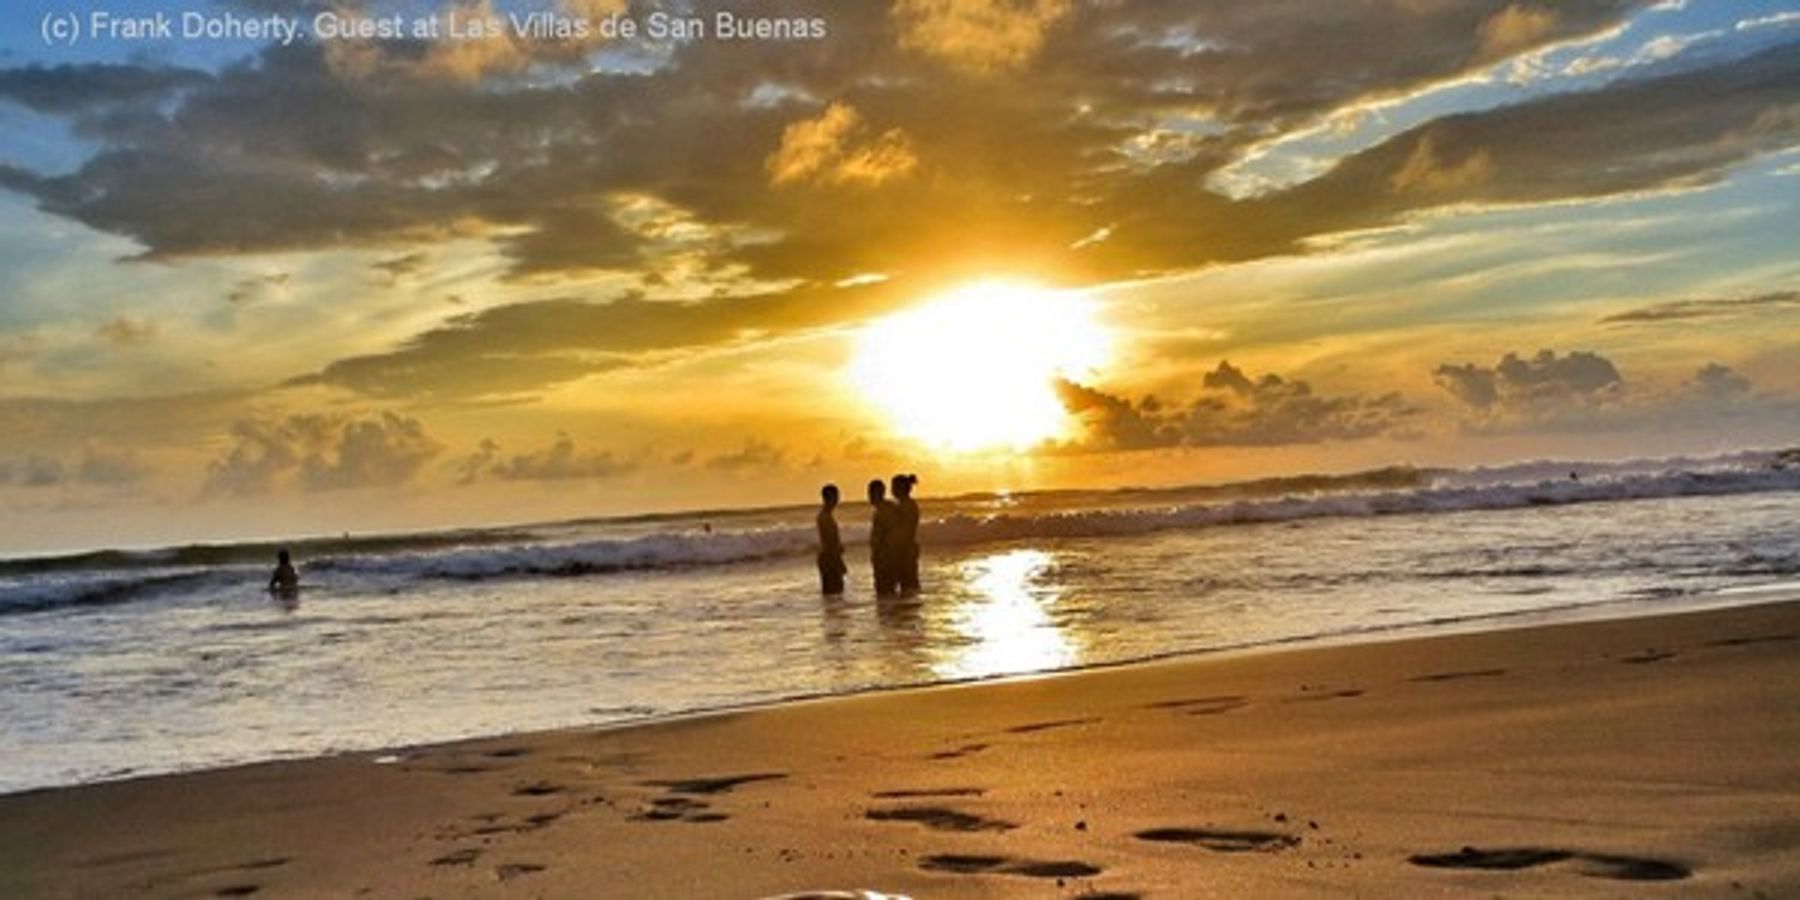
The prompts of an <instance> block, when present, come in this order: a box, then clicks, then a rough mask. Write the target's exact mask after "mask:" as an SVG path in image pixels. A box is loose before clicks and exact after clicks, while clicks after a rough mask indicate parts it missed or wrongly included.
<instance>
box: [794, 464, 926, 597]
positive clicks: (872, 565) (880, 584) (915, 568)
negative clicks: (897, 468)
mask: <svg viewBox="0 0 1800 900" xmlns="http://www.w3.org/2000/svg"><path fill="white" fill-rule="evenodd" d="M918 483H919V476H917V475H895V476H894V477H893V478H891V479H889V480H888V482H887V483H885V484H884V483H883V482H882V480H881V479H879V478H877V479H875V480H873V481H870V482H869V508H870V510H871V515H870V519H869V569H870V572H871V574H872V575H873V578H874V583H875V593H876V595H878V596H883V597H891V596H894V595H896V594H913V593H917V592H918V590H919V502H918V501H917V500H914V499H913V495H912V494H913V486H914V485H917V484H918ZM890 486H891V490H890ZM890 492H891V493H892V494H893V499H892V500H890V499H888V494H889V493H890ZM819 499H820V500H821V501H823V502H822V503H821V505H820V508H819V516H818V525H819V589H820V590H821V591H823V592H824V593H826V594H829V595H836V594H842V593H843V592H844V576H845V575H846V574H847V573H848V572H849V571H850V567H849V566H847V565H845V564H844V541H843V538H842V537H840V536H839V535H838V525H837V517H836V515H835V514H836V510H837V505H838V501H839V499H840V497H839V494H838V486H837V485H835V484H828V485H825V486H824V487H822V488H820V489H819Z"/></svg>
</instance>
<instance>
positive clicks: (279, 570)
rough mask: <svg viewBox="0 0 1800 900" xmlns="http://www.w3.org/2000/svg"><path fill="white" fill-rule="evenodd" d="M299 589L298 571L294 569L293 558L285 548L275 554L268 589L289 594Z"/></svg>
mask: <svg viewBox="0 0 1800 900" xmlns="http://www.w3.org/2000/svg"><path fill="white" fill-rule="evenodd" d="M299 589H300V573H299V572H297V571H295V570H294V559H293V557H291V556H289V555H288V552H287V551H286V550H282V551H280V552H278V553H276V554H275V572H274V574H272V575H270V576H269V590H270V591H273V592H275V593H278V594H291V593H293V592H295V591H297V590H299Z"/></svg>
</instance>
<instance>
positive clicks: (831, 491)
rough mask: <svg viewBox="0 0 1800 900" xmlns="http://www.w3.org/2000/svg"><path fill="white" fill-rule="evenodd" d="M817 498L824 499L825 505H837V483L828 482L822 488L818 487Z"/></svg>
mask: <svg viewBox="0 0 1800 900" xmlns="http://www.w3.org/2000/svg"><path fill="white" fill-rule="evenodd" d="M819 499H820V500H823V501H825V505H826V506H836V505H838V488H837V485H835V484H828V485H826V486H824V487H822V488H819Z"/></svg>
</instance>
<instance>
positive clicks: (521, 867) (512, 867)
mask: <svg viewBox="0 0 1800 900" xmlns="http://www.w3.org/2000/svg"><path fill="white" fill-rule="evenodd" d="M544 868H545V867H544V866H540V865H538V864H537V863H503V864H501V865H498V866H495V867H494V878H495V879H497V880H499V881H511V880H513V879H514V878H518V877H520V876H522V875H534V874H536V873H538V872H542V871H544Z"/></svg>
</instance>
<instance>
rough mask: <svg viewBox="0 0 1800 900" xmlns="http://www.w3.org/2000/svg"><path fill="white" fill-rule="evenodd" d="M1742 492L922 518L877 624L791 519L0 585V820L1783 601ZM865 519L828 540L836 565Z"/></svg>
mask: <svg viewBox="0 0 1800 900" xmlns="http://www.w3.org/2000/svg"><path fill="white" fill-rule="evenodd" d="M1734 465H1735V463H1734ZM1752 468H1754V467H1752ZM1751 474H1752V475H1753V476H1754V479H1760V480H1752V481H1748V482H1743V484H1746V485H1749V486H1748V487H1745V488H1744V489H1742V490H1739V489H1737V487H1735V486H1741V485H1739V482H1733V481H1730V480H1729V477H1727V478H1726V480H1722V481H1721V480H1716V479H1715V480H1713V481H1705V480H1702V481H1700V482H1698V484H1700V485H1701V488H1702V489H1701V490H1683V491H1675V492H1669V491H1662V490H1660V489H1658V490H1650V489H1646V488H1643V487H1642V486H1639V487H1636V488H1631V489H1629V490H1624V489H1621V490H1616V491H1613V492H1612V494H1608V493H1607V492H1606V491H1604V490H1599V489H1598V488H1597V487H1596V479H1599V478H1603V477H1613V476H1612V475H1608V474H1607V473H1596V474H1595V475H1592V476H1590V477H1589V478H1587V479H1582V480H1570V479H1567V478H1564V479H1561V480H1559V481H1555V482H1551V481H1538V482H1534V483H1535V484H1536V485H1537V487H1536V488H1535V490H1536V491H1537V493H1536V494H1531V493H1529V491H1528V492H1527V493H1523V494H1519V495H1518V497H1517V498H1515V499H1517V500H1518V502H1508V503H1499V502H1492V503H1485V504H1484V503H1471V502H1466V496H1467V493H1468V492H1469V491H1488V492H1490V493H1491V492H1492V491H1493V490H1494V488H1493V486H1492V485H1486V484H1483V483H1482V479H1481V478H1479V477H1477V476H1475V475H1473V474H1468V473H1465V474H1464V475H1463V476H1460V479H1461V480H1460V481H1458V482H1456V483H1454V484H1449V485H1445V484H1441V483H1440V484H1437V485H1435V486H1431V487H1423V486H1420V485H1413V486H1410V487H1408V486H1405V485H1396V486H1392V487H1388V486H1377V489H1374V490H1371V489H1370V486H1368V485H1350V486H1347V487H1348V488H1350V489H1351V490H1350V492H1348V493H1320V492H1317V491H1312V490H1308V492H1307V493H1305V494H1304V495H1297V494H1293V493H1291V492H1288V493H1283V492H1281V491H1279V490H1276V491H1274V492H1273V493H1272V494H1271V495H1270V496H1265V497H1251V498H1244V497H1223V496H1221V497H1214V496H1176V497H1171V496H1165V495H1154V496H1150V495H1145V496H1138V495H1106V496H1099V495H1072V496H1048V497H1046V496H1038V497H1028V498H1005V497H998V498H995V497H989V498H975V499H971V500H967V501H962V502H958V503H947V502H946V503H940V504H937V505H935V506H934V505H932V504H931V503H930V502H929V501H928V502H927V507H926V511H927V516H928V517H930V518H933V519H935V520H936V521H935V522H934V525H933V526H932V529H931V530H928V536H930V535H933V534H935V536H936V537H935V538H934V539H933V540H932V545H931V546H930V548H929V549H928V552H927V558H926V565H925V582H926V591H925V592H924V594H922V595H921V596H919V597H917V598H912V599H909V600H906V601H881V602H878V601H877V600H876V598H875V597H873V596H872V595H871V594H870V593H869V592H868V590H867V587H866V583H867V578H866V575H865V572H864V569H865V566H864V565H863V563H864V562H865V561H864V560H863V559H861V558H859V556H858V554H857V552H856V549H855V548H853V551H852V554H851V563H852V576H853V581H852V589H851V592H850V593H849V594H848V595H847V596H845V597H843V598H839V599H824V598H821V597H820V596H819V594H818V593H817V590H816V588H815V585H814V583H813V577H814V573H813V569H812V564H811V560H810V558H809V557H808V556H807V555H806V552H807V543H808V537H807V533H806V527H807V522H809V521H810V514H811V513H810V511H809V510H789V511H774V512H764V513H754V514H744V515H736V516H714V517H710V518H707V519H705V520H701V519H697V518H681V517H673V518H662V519H656V520H644V521H638V522H630V523H588V524H579V523H578V524H574V525H567V526H554V527H545V528H541V529H537V530H536V531H533V532H530V533H471V534H467V535H462V536H458V537H451V538H441V539H440V538H438V537H433V538H428V539H426V538H422V539H420V540H419V541H417V542H414V543H410V544H408V543H403V544H402V545H400V546H395V547H386V546H383V547H377V548H370V547H367V546H342V547H335V546H320V547H316V548H314V550H313V552H310V553H309V552H305V551H303V552H302V559H301V563H302V567H303V572H304V577H305V580H306V582H307V585H308V586H307V588H306V589H305V591H304V592H303V593H302V595H301V596H300V598H299V600H298V601H297V602H290V603H282V602H276V601H273V600H271V599H270V597H269V596H268V595H267V594H265V593H262V592H261V591H260V590H259V587H260V584H261V583H262V581H263V580H264V579H266V577H267V575H266V569H265V567H264V565H263V564H262V563H260V562H252V561H250V560H252V559H260V558H261V557H262V556H263V555H264V554H265V553H266V548H261V547H255V548H239V550H241V552H239V550H233V549H231V548H223V549H221V548H208V549H206V550H204V551H198V550H193V549H191V548H190V550H188V551H184V552H173V551H171V552H168V553H164V554H162V555H160V556H157V555H126V556H107V557H101V558H91V559H83V560H65V561H62V562H46V561H41V560H40V561H12V562H7V563H0V720H3V721H5V722H6V723H7V724H6V729H5V730H4V733H3V734H0V790H16V789H22V788H27V787H32V786H41V785H50V784H62V783H69V782H74V781H81V780H88V779H93V778H99V777H112V776H120V775H125V774H133V773H147V772H158V771H169V770H174V769H181V768H192V767H197V766H206V765H217V764H223V763H230V762H240V761H246V760H253V759H264V758H271V757H279V756H294V755H307V754H316V753H321V752H328V751H333V750H346V749H366V748H374V747H381V746H391V745H396V744H403V743H413V742H422V741H432V740H442V739H447V738H452V737H460V736H468V735H476V734H491V733H498V732H507V731H516V730H520V729H533V728H544V727H552V726H559V725H569V724H575V723H592V722H608V721H621V720H629V719H635V718H642V717H647V716H652V715H657V714H664V713H670V712H676V711H683V710H692V709H698V708H705V707H712V706H719V705H729V704H738V703H745V702H753V701H761V700H770V699H776V698H782V697H791V696H796V695H807V694H819V693H837V692H845V691H852V690H858V689H865V688H871V687H882V686H892V685H904V684H918V683H928V682H936V681H945V680H954V679H966V678H976V677H985V676H993V675H1000V674H1009V673H1024V672H1034V671H1041V670H1046V669H1056V668H1066V667H1071V666H1083V665H1092V664H1097V663H1106V662H1114V661H1122V660H1130V659H1139V658H1144V657H1151V656H1157V655H1162V654H1167V653H1172V652H1183V651H1195V650H1204V649H1209V648H1221V647H1234V646H1241V645H1247V644H1264V643H1270V642H1278V641H1290V640H1296V639H1309V638H1318V637H1327V636H1333V635H1343V634H1358V633H1367V632H1376V633H1379V632H1381V631H1382V630H1385V629H1394V628H1402V627H1408V626H1417V625H1423V624H1431V623H1446V622H1464V621H1467V620H1471V619H1475V620H1480V619H1482V618H1483V617H1494V616H1510V615H1512V614H1517V613H1521V612H1529V611H1533V610H1567V609H1570V608H1577V609H1579V608H1583V607H1593V608H1597V609H1603V610H1610V611H1620V612H1636V611H1651V610H1657V609H1668V608H1673V607H1675V606H1678V605H1681V604H1684V603H1689V602H1692V601H1693V600H1694V599H1695V598H1702V597H1708V596H1712V595H1713V592H1717V591H1719V590H1721V589H1723V590H1726V591H1727V592H1728V593H1727V595H1726V596H1731V595H1730V594H1729V592H1730V591H1741V590H1745V589H1749V588H1758V587H1761V588H1768V587H1770V586H1776V587H1779V586H1782V585H1786V584H1790V583H1791V582H1793V580H1794V579H1795V577H1796V574H1797V573H1800V534H1797V533H1796V530H1795V529H1794V528H1793V526H1792V523H1793V522H1794V521H1800V491H1797V490H1796V489H1800V481H1797V480H1795V473H1791V472H1790V473H1773V474H1770V473H1767V472H1762V471H1760V470H1756V471H1753V472H1752V473H1751ZM1765 476H1766V477H1765ZM1408 477H1411V476H1408ZM1659 477H1662V476H1659ZM1708 477H1711V476H1708ZM1730 477H1735V476H1730ZM1783 479H1786V480H1783ZM1600 483H1602V484H1604V483H1605V482H1603V481H1602V482H1600ZM1433 491H1435V492H1436V493H1431V496H1430V498H1429V499H1430V502H1419V501H1417V499H1416V498H1417V497H1418V496H1419V495H1421V493H1430V492H1433ZM1458 492H1461V493H1458ZM1671 493H1672V494H1673V495H1670V494H1671ZM1480 496H1482V497H1487V496H1490V494H1481V495H1480ZM1508 496H1511V495H1508ZM1633 496H1641V497H1647V498H1648V499H1622V498H1629V497H1633ZM1405 498H1413V499H1405ZM1609 498H1610V499H1609ZM1233 504H1235V508H1236V509H1237V512H1236V513H1234V514H1231V515H1226V514H1223V513H1220V512H1219V510H1220V509H1226V508H1232V505H1233ZM1307 504H1312V505H1311V506H1308V505H1307ZM1389 507H1391V508H1389ZM1209 511H1210V512H1209ZM1277 512H1279V513H1280V514H1279V515H1277V514H1275V513H1277ZM1314 512H1316V513H1317V514H1313V513H1314ZM864 515H865V511H864V510H859V509H857V508H854V507H848V508H846V509H845V510H844V511H843V514H842V516H841V518H842V520H843V521H844V523H845V530H846V533H847V535H849V534H852V533H854V531H855V530H856V527H857V525H858V523H859V521H860V519H861V518H862V517H863V516H864ZM1144 522H1150V523H1152V525H1151V527H1138V525H1141V524H1142V523H1144ZM1127 523H1138V525H1132V526H1131V527H1127ZM634 554H635V557H634V556H633V555H634ZM628 557H631V558H637V559H638V561H637V562H636V563H634V564H630V565H624V564H618V563H619V561H620V560H622V559H626V558H628ZM1596 604H1598V605H1599V606H1597V607H1596V606H1594V605H1596Z"/></svg>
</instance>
